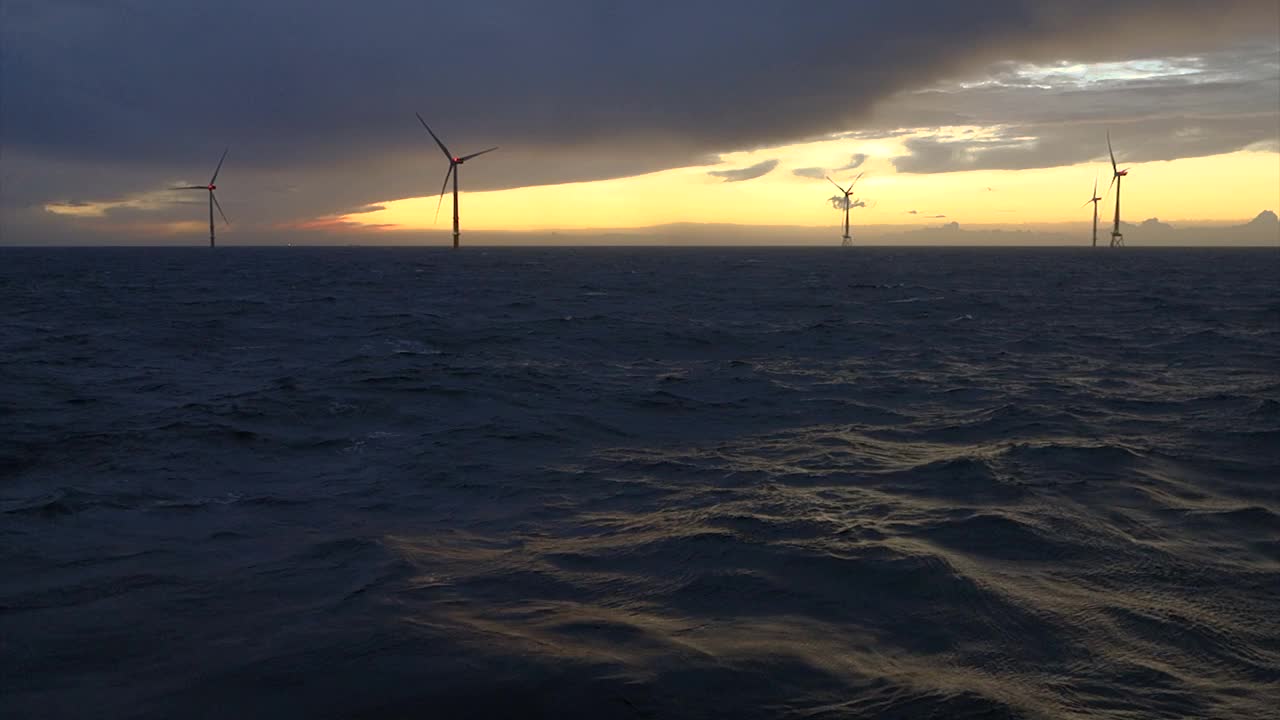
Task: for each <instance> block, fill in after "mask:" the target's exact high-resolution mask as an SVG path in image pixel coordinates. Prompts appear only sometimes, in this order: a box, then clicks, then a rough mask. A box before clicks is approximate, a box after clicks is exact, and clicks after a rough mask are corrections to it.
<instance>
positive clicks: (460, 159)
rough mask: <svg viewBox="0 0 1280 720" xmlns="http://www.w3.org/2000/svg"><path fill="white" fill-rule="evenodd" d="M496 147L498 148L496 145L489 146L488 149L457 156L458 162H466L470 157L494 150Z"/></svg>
mask: <svg viewBox="0 0 1280 720" xmlns="http://www.w3.org/2000/svg"><path fill="white" fill-rule="evenodd" d="M497 149H498V148H497V146H494V147H491V148H489V149H488V150H481V151H480V152H478V153H471V154H470V155H463V156H462V157H460V158H458V162H466V161H468V160H470V159H471V158H473V157H476V156H479V155H483V154H485V153H487V152H493V151H494V150H497Z"/></svg>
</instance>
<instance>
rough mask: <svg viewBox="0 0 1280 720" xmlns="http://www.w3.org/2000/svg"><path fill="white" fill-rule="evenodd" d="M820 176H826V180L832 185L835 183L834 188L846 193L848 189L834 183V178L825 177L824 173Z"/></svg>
mask: <svg viewBox="0 0 1280 720" xmlns="http://www.w3.org/2000/svg"><path fill="white" fill-rule="evenodd" d="M822 177H824V178H827V182H829V183H831V184H832V185H835V186H836V189H837V190H839V191H840V192H842V193H845V194H846V195H847V194H848V191H846V190H845V189H844V188H842V187H840V185H838V184H837V183H836V181H835V180H832V179H831V178H829V177H827V176H826V175H823V176H822Z"/></svg>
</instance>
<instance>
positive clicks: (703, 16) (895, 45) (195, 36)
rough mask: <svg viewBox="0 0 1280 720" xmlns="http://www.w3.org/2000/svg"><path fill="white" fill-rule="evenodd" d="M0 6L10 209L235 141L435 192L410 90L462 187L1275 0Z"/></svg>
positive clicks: (1065, 52)
mask: <svg viewBox="0 0 1280 720" xmlns="http://www.w3.org/2000/svg"><path fill="white" fill-rule="evenodd" d="M4 8H5V10H4V12H5V18H4V23H3V26H2V29H0V72H2V73H3V78H0V81H2V83H3V88H4V101H3V103H0V128H3V133H4V136H3V141H4V149H5V153H6V157H5V161H4V165H5V167H4V168H3V176H2V177H0V183H2V184H3V188H2V189H3V190H4V198H3V202H4V203H5V205H6V206H10V207H12V206H14V205H15V204H16V205H17V206H24V205H25V206H32V205H34V204H39V203H42V202H48V201H52V200H67V199H79V200H98V199H104V198H111V197H119V196H120V195H121V194H125V193H130V192H140V191H149V190H154V189H155V188H156V186H157V182H158V181H157V178H159V180H160V181H163V180H167V179H171V178H176V177H181V178H184V179H186V180H188V181H196V182H198V181H200V180H202V179H203V178H204V173H206V172H208V169H207V167H206V166H207V165H208V164H209V162H210V161H209V160H208V156H210V155H212V156H215V157H216V155H217V153H218V152H219V151H220V150H221V148H222V147H223V146H224V145H225V144H231V145H232V146H233V157H232V158H229V159H228V167H227V168H226V169H225V170H224V173H226V174H227V178H226V184H227V186H228V198H230V194H231V192H232V188H233V187H235V188H238V192H239V193H240V194H241V200H240V201H241V202H244V203H246V204H250V205H252V206H254V208H255V210H254V212H255V213H263V214H265V216H267V217H291V216H293V215H296V214H298V213H304V214H305V213H312V214H314V213H315V212H317V211H320V210H326V211H330V210H332V209H333V208H335V207H359V206H362V205H364V204H366V203H369V202H373V201H376V200H385V199H389V198H395V197H405V196H410V195H421V194H427V193H434V192H436V191H437V189H438V187H439V178H440V176H442V175H443V171H444V167H443V166H442V165H441V164H440V163H441V161H442V159H441V158H439V157H438V153H435V152H434V146H433V145H431V144H430V139H429V138H427V137H426V136H425V134H424V133H423V132H422V130H421V128H420V127H419V126H417V124H416V121H415V120H414V119H413V112H414V111H415V110H416V111H421V112H423V113H424V115H426V116H427V117H428V119H429V120H430V121H431V122H432V123H433V127H435V129H437V130H438V131H439V132H440V133H441V136H442V138H443V139H444V140H445V141H446V142H447V143H448V144H449V145H450V148H451V149H453V150H455V151H456V152H459V153H465V152H471V151H474V150H477V149H481V148H484V147H488V146H489V145H493V144H499V145H501V146H502V148H503V149H502V151H501V153H502V154H501V156H499V155H498V154H494V155H491V156H486V157H485V158H483V160H485V161H488V162H487V163H485V162H481V160H477V161H476V163H475V164H474V165H472V164H468V165H467V166H466V168H465V169H464V170H465V171H464V173H463V185H464V187H466V188H469V189H485V188H496V187H512V186H517V185H522V184H534V183H547V182H563V181H569V180H581V179H596V178H604V177H616V176H621V175H629V174H635V173H639V172H646V171H651V170H659V169H663V168H669V167H675V166H680V165H689V164H694V163H700V162H704V161H705V160H706V158H707V157H708V156H711V155H714V154H715V153H718V152H723V151H731V150H739V149H745V148H755V147H764V146H769V145H771V144H778V143H786V142H794V141H797V140H800V139H804V138H810V137H815V136H818V135H822V134H824V133H831V132H840V131H846V130H849V129H850V128H855V127H858V126H859V125H860V124H862V123H864V122H866V121H868V119H869V117H870V116H869V113H870V110H871V109H872V108H873V107H874V106H875V105H876V103H878V102H880V101H883V100H885V99H886V98H889V97H891V96H893V95H894V94H896V93H899V92H901V91H905V90H911V89H915V88H919V87H923V86H926V85H928V84H930V83H933V82H936V81H939V80H940V79H942V78H946V77H955V76H957V75H962V74H964V73H966V72H971V71H974V70H976V69H978V68H982V67H985V66H988V65H990V64H991V63H992V62H996V61H1002V60H1010V59H1016V60H1028V61H1051V60H1058V59H1061V58H1064V57H1070V58H1072V59H1077V60H1091V59H1105V58H1114V57H1118V56H1119V53H1122V52H1123V53H1129V54H1130V55H1131V56H1151V55H1152V54H1165V53H1176V52H1199V51H1201V50H1207V49H1213V48H1216V47H1221V46H1222V45H1223V44H1224V43H1228V42H1233V41H1234V39H1237V38H1239V37H1248V36H1251V35H1261V36H1262V37H1264V38H1269V37H1271V36H1272V35H1273V34H1274V28H1275V26H1276V8H1275V5H1274V2H1272V1H1271V0H1229V1H1227V2H1221V3H1204V2H1201V1H1200V0H1071V1H1069V2H1068V1H1061V2H1059V1H1053V0H1040V1H1035V0H993V1H992V2H987V3H981V4H976V5H975V4H966V3H956V2H953V1H952V0H919V1H918V2H910V3H883V2H870V1H867V2H852V1H850V0H838V1H837V0H830V1H827V2H817V3H812V4H810V5H807V6H805V7H804V8H799V7H797V6H795V5H793V4H787V3H778V2H775V1H774V0H742V1H741V2H738V3H736V4H735V5H734V10H733V12H732V13H726V12H725V11H724V9H723V6H722V5H721V4H720V3H712V2H688V1H685V0H682V1H680V2H676V1H670V2H667V1H662V0H656V1H655V2H648V3H598V2H589V1H588V0H559V1H551V2H544V3H525V2H515V0H494V1H491V2H471V3H453V4H447V5H444V4H436V3H423V2H421V1H420V0H384V1H383V2H374V3H359V4H353V3H348V2H338V1H337V0H311V1H310V2H305V3H304V2H297V1H294V2H285V1H282V2H260V0H224V1H222V2H218V3H202V4H189V3H173V2H161V1H159V0H121V1H120V2H111V3H106V2H103V3H95V2H85V1H83V0H81V1H76V2H73V1H70V0H7V1H6V2H5V4H4ZM815 16H819V17H823V18H824V22H822V23H814V22H813V21H812V18H813V17H815ZM1081 17H1086V18H1089V26H1090V28H1092V29H1091V31H1090V32H1088V33H1082V32H1079V23H1078V22H1077V19H1078V18H1081ZM1133 27H1142V28H1143V31H1142V32H1141V33H1134V32H1132V31H1131V28H1133ZM868 67H873V68H874V72H868V71H867V68H868ZM928 112H929V113H932V115H933V116H934V117H936V118H938V119H941V118H944V117H951V116H955V115H963V113H958V112H957V111H955V110H953V109H951V108H948V107H946V106H945V105H943V106H942V107H934V108H931V109H929V111H928ZM925 115H926V113H925V112H920V113H918V114H916V115H914V116H913V117H914V120H918V119H919V118H920V117H923V116H925ZM914 120H913V121H914ZM886 131H889V132H891V131H892V128H888V129H887V130H886ZM921 150H922V151H923V152H925V153H926V154H928V153H931V152H934V151H933V149H930V148H921ZM942 154H943V153H935V155H939V156H940V155H942ZM953 156H954V154H953ZM499 157H501V160H499ZM473 167H474V170H473ZM921 167H922V168H923V167H924V165H921ZM53 168H61V169H62V170H65V172H55V171H54V170H53ZM102 180H106V181H107V182H102ZM219 181H220V184H222V183H223V181H222V178H221V177H220V178H219ZM280 187H300V188H304V191H303V192H297V193H285V192H278V191H275V190H272V188H280Z"/></svg>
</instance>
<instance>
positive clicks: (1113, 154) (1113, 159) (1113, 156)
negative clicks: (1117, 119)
mask: <svg viewBox="0 0 1280 720" xmlns="http://www.w3.org/2000/svg"><path fill="white" fill-rule="evenodd" d="M1107 154H1109V155H1110V156H1111V173H1112V175H1114V174H1115V173H1116V151H1115V150H1112V149H1111V131H1110V130H1108V131H1107Z"/></svg>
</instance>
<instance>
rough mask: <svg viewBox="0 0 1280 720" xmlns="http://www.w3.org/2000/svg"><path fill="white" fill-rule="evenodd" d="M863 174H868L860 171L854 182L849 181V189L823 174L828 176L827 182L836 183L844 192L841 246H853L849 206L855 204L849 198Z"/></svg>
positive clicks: (838, 188) (837, 187)
mask: <svg viewBox="0 0 1280 720" xmlns="http://www.w3.org/2000/svg"><path fill="white" fill-rule="evenodd" d="M863 175H866V173H865V172H860V173H858V177H856V178H854V179H853V182H851V183H849V189H848V190H846V189H844V188H842V187H840V185H839V184H838V183H837V182H836V181H835V180H832V179H831V178H829V177H827V176H826V175H823V177H827V182H829V183H831V184H832V185H835V186H836V189H837V190H839V191H840V192H842V193H844V236H843V237H841V242H840V247H852V246H853V238H851V237H849V208H850V207H852V206H853V201H852V200H850V199H849V196H850V195H852V194H853V186H854V185H857V184H858V181H859V180H861V179H862V176H863Z"/></svg>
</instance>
